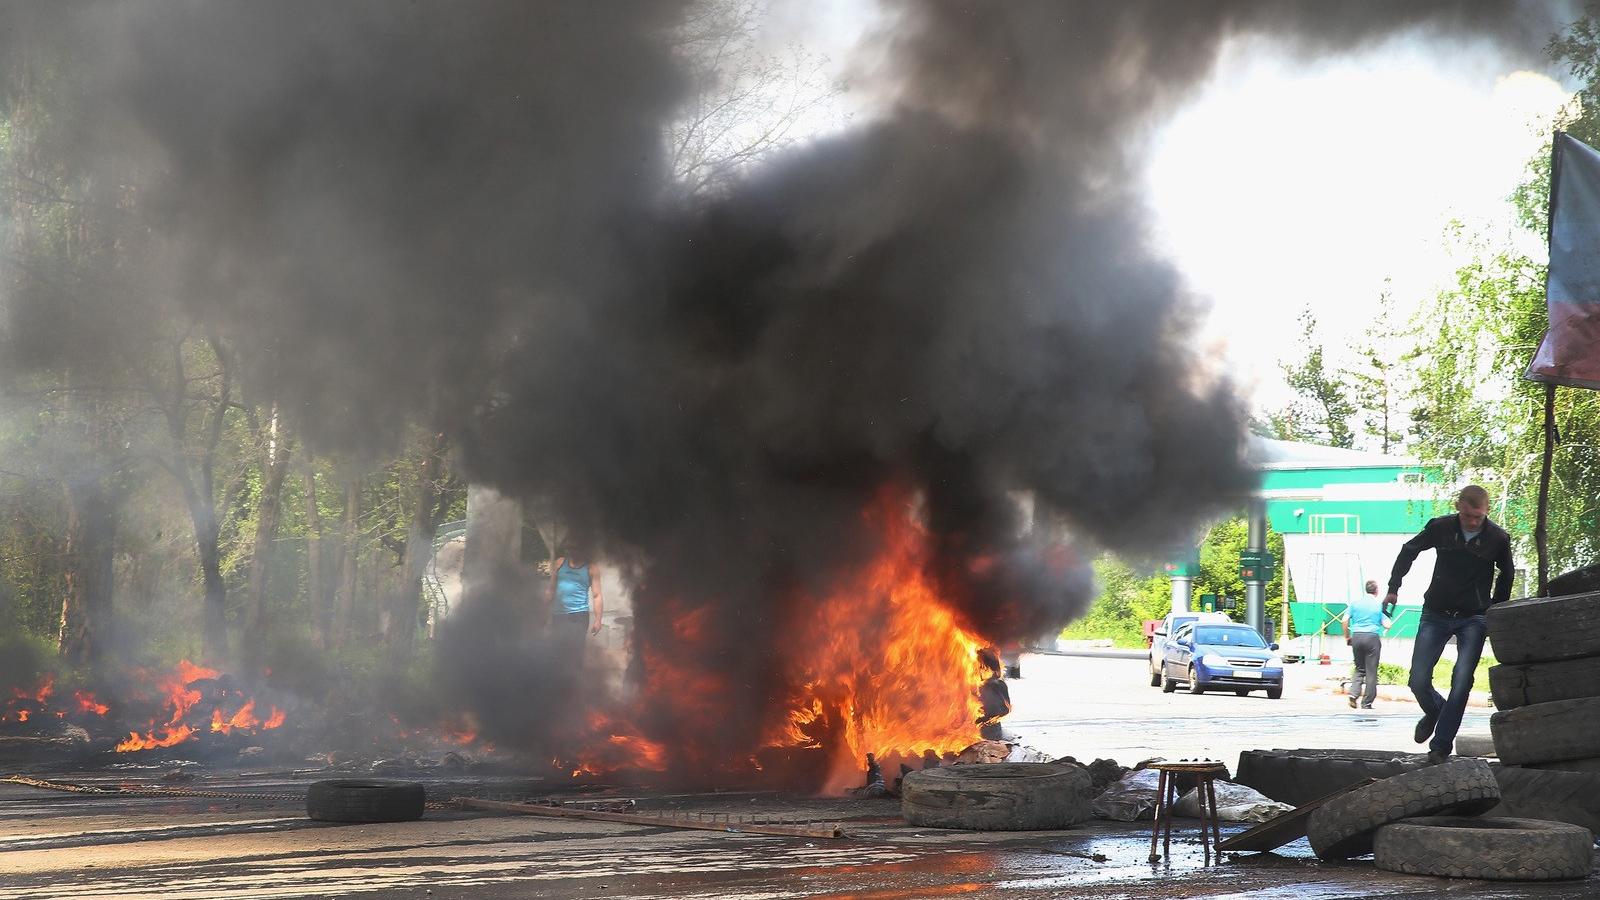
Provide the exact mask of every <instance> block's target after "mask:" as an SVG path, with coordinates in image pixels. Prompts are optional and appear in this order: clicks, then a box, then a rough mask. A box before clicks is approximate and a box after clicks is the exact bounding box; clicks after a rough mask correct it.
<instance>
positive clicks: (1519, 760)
mask: <svg viewBox="0 0 1600 900" xmlns="http://www.w3.org/2000/svg"><path fill="white" fill-rule="evenodd" d="M1489 731H1490V732H1491V733H1492V734H1493V735H1494V748H1495V752H1496V753H1497V754H1498V755H1499V757H1500V761H1501V762H1503V763H1507V764H1509V765H1519V766H1525V765H1535V764H1538V763H1551V762H1560V761H1561V760H1564V759H1588V758H1590V757H1594V756H1600V697H1585V698H1582V699H1578V700H1553V701H1551V702H1549V703H1535V704H1533V705H1532V706H1519V707H1517V708H1516V709H1505V710H1501V711H1500V712H1497V713H1495V714H1494V715H1492V716H1490V717H1489Z"/></svg>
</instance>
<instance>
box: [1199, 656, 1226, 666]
mask: <svg viewBox="0 0 1600 900" xmlns="http://www.w3.org/2000/svg"><path fill="white" fill-rule="evenodd" d="M1200 661H1201V662H1203V663H1205V664H1206V665H1208V666H1223V667H1226V666H1227V665H1228V661H1227V660H1226V659H1223V658H1222V657H1220V656H1218V655H1217V654H1215V653H1207V654H1206V655H1205V656H1202V657H1200Z"/></svg>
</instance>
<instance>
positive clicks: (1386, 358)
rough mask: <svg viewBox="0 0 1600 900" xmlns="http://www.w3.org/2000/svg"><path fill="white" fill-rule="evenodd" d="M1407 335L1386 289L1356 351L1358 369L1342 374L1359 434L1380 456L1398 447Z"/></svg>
mask: <svg viewBox="0 0 1600 900" xmlns="http://www.w3.org/2000/svg"><path fill="white" fill-rule="evenodd" d="M1406 337H1408V335H1406V334H1403V333H1401V332H1400V330H1398V328H1397V327H1396V324H1395V321H1394V295H1393V294H1392V293H1390V291H1389V288H1388V286H1387V285H1385V287H1384V290H1383V293H1382V294H1380V295H1379V296H1378V314H1377V316H1376V317H1374V318H1373V320H1372V322H1371V324H1369V325H1368V326H1367V328H1366V331H1365V332H1363V334H1362V342H1361V344H1360V345H1359V346H1357V347H1356V348H1355V353H1356V359H1357V365H1356V366H1355V367H1354V368H1350V369H1347V370H1345V371H1344V372H1343V376H1344V379H1345V383H1346V384H1348V385H1349V386H1350V388H1351V392H1352V394H1353V396H1354V398H1355V407H1356V413H1357V415H1358V416H1359V417H1360V419H1361V427H1362V434H1363V436H1364V437H1367V438H1369V439H1371V440H1372V442H1373V444H1374V445H1375V446H1376V447H1377V448H1378V450H1379V451H1381V452H1383V453H1388V452H1390V450H1391V449H1394V448H1397V447H1398V446H1399V445H1400V442H1401V439H1402V437H1403V432H1402V431H1401V428H1400V425H1401V420H1402V418H1403V417H1402V413H1401V408H1400V404H1401V401H1402V399H1403V397H1404V394H1405V386H1404V384H1403V383H1402V373H1403V372H1404V369H1403V368H1402V363H1403V362H1404V361H1405V359H1404V357H1405V354H1406V353H1407V351H1408V349H1409V348H1407V347H1406V346H1405V343H1404V341H1405V339H1406Z"/></svg>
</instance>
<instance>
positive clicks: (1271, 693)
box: [1267, 687, 1283, 700]
mask: <svg viewBox="0 0 1600 900" xmlns="http://www.w3.org/2000/svg"><path fill="white" fill-rule="evenodd" d="M1282 696H1283V688H1282V687H1271V688H1267V699H1268V700H1277V699H1279V698H1281V697H1282Z"/></svg>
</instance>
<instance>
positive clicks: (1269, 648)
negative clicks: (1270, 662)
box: [1267, 644, 1278, 650]
mask: <svg viewBox="0 0 1600 900" xmlns="http://www.w3.org/2000/svg"><path fill="white" fill-rule="evenodd" d="M1267 649H1268V650H1276V649H1278V645H1277V644H1268V645H1267Z"/></svg>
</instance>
